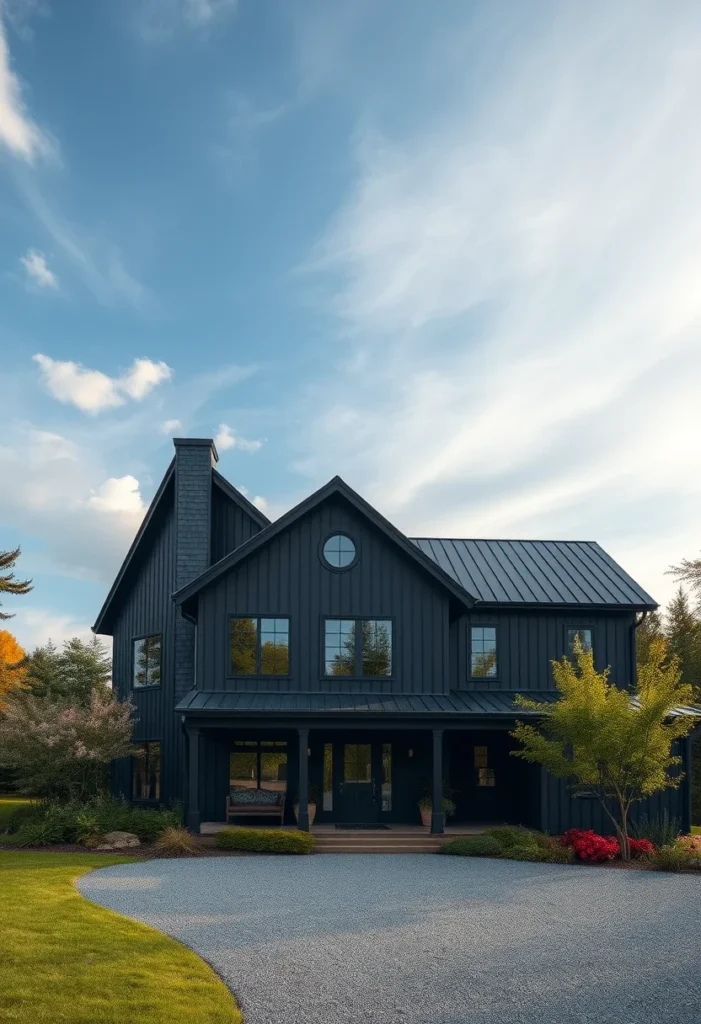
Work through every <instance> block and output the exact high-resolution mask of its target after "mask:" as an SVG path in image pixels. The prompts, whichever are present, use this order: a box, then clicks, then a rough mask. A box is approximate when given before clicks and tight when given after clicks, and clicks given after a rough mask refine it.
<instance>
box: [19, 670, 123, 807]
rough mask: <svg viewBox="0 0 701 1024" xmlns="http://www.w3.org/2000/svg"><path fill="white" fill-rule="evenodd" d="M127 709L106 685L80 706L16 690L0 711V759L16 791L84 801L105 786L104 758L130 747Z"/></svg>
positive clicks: (106, 769) (106, 767)
mask: <svg viewBox="0 0 701 1024" xmlns="http://www.w3.org/2000/svg"><path fill="white" fill-rule="evenodd" d="M133 710H134V709H133V706H132V705H131V704H130V703H129V702H128V701H119V700H117V699H116V698H115V696H114V694H113V693H112V692H111V690H109V689H107V688H104V689H103V690H98V689H95V690H94V691H93V692H92V694H91V695H90V698H89V701H88V703H87V704H86V705H85V706H79V705H72V704H70V703H68V702H67V701H65V700H58V701H57V700H54V699H52V698H51V697H47V696H34V695H33V694H31V693H27V692H25V693H21V692H20V693H17V694H16V695H13V696H12V697H11V698H10V699H8V701H7V704H6V706H5V708H4V710H3V714H2V716H0V764H2V765H3V767H5V768H9V769H10V770H11V771H12V773H13V777H14V780H15V783H16V785H17V788H18V789H20V790H21V791H22V792H25V793H32V794H33V795H35V796H38V797H41V798H43V799H46V800H87V799H89V798H90V797H93V796H96V795H98V794H99V793H101V792H103V791H104V790H105V789H106V788H107V782H108V774H109V765H110V763H111V762H112V761H113V760H114V759H115V758H118V757H126V756H127V755H129V754H130V753H131V752H132V749H131V744H130V742H129V740H130V736H131V730H132V713H133Z"/></svg>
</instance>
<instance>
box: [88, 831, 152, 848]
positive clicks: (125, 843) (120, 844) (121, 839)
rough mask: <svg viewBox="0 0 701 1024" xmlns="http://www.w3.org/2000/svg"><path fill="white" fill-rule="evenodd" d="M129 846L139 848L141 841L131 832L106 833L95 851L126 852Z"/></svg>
mask: <svg viewBox="0 0 701 1024" xmlns="http://www.w3.org/2000/svg"><path fill="white" fill-rule="evenodd" d="M131 846H141V840H140V839H139V837H138V836H135V835H134V833H133V832H108V833H107V835H104V836H103V837H102V842H101V843H100V845H99V846H96V847H95V849H96V850H128V849H129V847H131Z"/></svg>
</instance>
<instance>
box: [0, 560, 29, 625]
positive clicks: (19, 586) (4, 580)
mask: <svg viewBox="0 0 701 1024" xmlns="http://www.w3.org/2000/svg"><path fill="white" fill-rule="evenodd" d="M20 554H21V552H20V549H19V548H15V549H14V550H13V551H0V594H28V593H29V591H30V590H31V589H32V581H31V580H16V579H15V574H14V573H13V572H3V571H2V570H3V569H14V567H15V562H16V561H17V559H18V558H19V556H20ZM11 618H12V615H10V614H9V613H8V612H0V619H11Z"/></svg>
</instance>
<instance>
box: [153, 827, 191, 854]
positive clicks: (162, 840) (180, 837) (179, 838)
mask: <svg viewBox="0 0 701 1024" xmlns="http://www.w3.org/2000/svg"><path fill="white" fill-rule="evenodd" d="M154 851H155V852H156V853H157V854H158V855H159V856H160V857H194V856H196V855H197V854H198V853H200V852H201V848H200V847H199V846H198V845H197V840H196V839H195V837H194V836H193V834H192V832H188V830H187V829H186V828H183V826H182V825H170V826H169V827H168V828H165V829H163V831H162V832H161V834H160V836H159V837H158V839H157V840H156V842H155V843H154Z"/></svg>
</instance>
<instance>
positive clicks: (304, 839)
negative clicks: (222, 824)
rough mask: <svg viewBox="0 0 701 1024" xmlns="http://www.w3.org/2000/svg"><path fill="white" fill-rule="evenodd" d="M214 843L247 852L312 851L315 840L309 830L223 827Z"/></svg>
mask: <svg viewBox="0 0 701 1024" xmlns="http://www.w3.org/2000/svg"><path fill="white" fill-rule="evenodd" d="M215 843H216V846H217V847H218V848H219V849H220V850H246V851H247V852H248V853H313V851H314V847H315V845H316V840H315V839H314V836H313V835H311V833H309V832H292V831H289V832H288V831H287V830H285V829H281V828H270V829H268V828H224V829H222V830H221V832H219V833H217V838H216V841H215Z"/></svg>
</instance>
